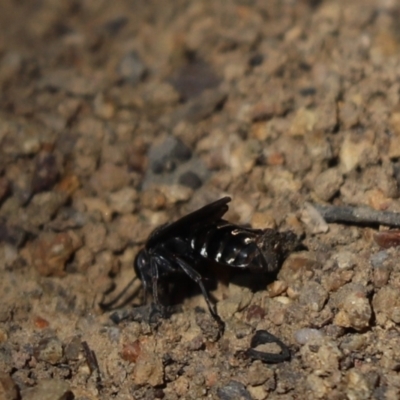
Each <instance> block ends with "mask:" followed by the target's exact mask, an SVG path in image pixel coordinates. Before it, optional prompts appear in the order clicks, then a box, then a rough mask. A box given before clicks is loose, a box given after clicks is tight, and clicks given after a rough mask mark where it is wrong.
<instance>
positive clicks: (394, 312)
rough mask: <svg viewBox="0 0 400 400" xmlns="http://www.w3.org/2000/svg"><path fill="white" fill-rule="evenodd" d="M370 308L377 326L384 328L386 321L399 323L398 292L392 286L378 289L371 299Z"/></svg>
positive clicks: (399, 293)
mask: <svg viewBox="0 0 400 400" xmlns="http://www.w3.org/2000/svg"><path fill="white" fill-rule="evenodd" d="M372 306H373V309H374V313H375V316H376V320H377V322H378V324H379V325H381V326H385V324H386V322H387V321H388V320H391V321H393V322H395V323H396V324H399V323H400V290H399V289H398V288H395V287H393V286H385V287H383V288H381V289H379V291H378V293H376V294H375V295H374V298H373V299H372Z"/></svg>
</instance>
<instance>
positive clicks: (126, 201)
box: [108, 187, 138, 214]
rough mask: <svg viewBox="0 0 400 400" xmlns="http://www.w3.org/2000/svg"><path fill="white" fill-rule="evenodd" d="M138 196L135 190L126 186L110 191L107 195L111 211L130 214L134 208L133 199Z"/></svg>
mask: <svg viewBox="0 0 400 400" xmlns="http://www.w3.org/2000/svg"><path fill="white" fill-rule="evenodd" d="M137 197H138V194H137V191H136V190H135V189H133V188H130V187H126V188H122V189H121V190H119V191H117V192H114V193H111V194H110V195H109V197H108V200H109V205H110V208H111V209H112V211H114V212H117V213H119V214H130V213H132V212H133V211H134V210H135V201H136V199H137Z"/></svg>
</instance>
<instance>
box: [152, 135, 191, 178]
mask: <svg viewBox="0 0 400 400" xmlns="http://www.w3.org/2000/svg"><path fill="white" fill-rule="evenodd" d="M191 156H192V151H191V150H190V149H189V147H187V146H186V145H185V144H184V143H183V142H182V141H181V140H180V139H178V138H175V137H173V136H168V137H167V138H166V139H165V140H164V141H163V142H162V143H160V144H157V145H153V146H152V147H151V148H150V150H149V154H148V157H149V162H150V168H151V169H152V171H153V172H154V173H155V174H161V173H163V172H168V171H171V170H173V169H175V167H176V165H177V164H179V163H182V162H185V161H187V160H189V159H190V157H191Z"/></svg>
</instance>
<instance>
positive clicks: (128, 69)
mask: <svg viewBox="0 0 400 400" xmlns="http://www.w3.org/2000/svg"><path fill="white" fill-rule="evenodd" d="M117 72H118V74H119V76H120V77H121V79H122V80H124V81H126V82H129V83H130V84H131V85H136V84H137V83H138V82H139V81H140V80H141V79H142V78H143V77H144V75H145V73H146V65H145V64H144V63H143V61H142V60H141V58H140V56H139V54H137V53H136V52H130V53H128V54H126V55H125V56H124V57H123V58H122V60H121V62H120V64H119V65H118V68H117Z"/></svg>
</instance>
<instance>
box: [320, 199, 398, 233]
mask: <svg viewBox="0 0 400 400" xmlns="http://www.w3.org/2000/svg"><path fill="white" fill-rule="evenodd" d="M313 206H314V207H315V208H316V209H317V210H318V212H319V213H320V214H321V215H322V216H323V217H324V219H325V221H326V222H345V223H346V222H347V223H353V224H360V225H387V226H396V227H400V213H397V212H392V211H378V210H373V209H372V208H368V207H350V206H322V205H319V204H313Z"/></svg>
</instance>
